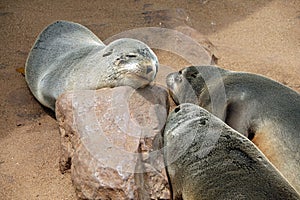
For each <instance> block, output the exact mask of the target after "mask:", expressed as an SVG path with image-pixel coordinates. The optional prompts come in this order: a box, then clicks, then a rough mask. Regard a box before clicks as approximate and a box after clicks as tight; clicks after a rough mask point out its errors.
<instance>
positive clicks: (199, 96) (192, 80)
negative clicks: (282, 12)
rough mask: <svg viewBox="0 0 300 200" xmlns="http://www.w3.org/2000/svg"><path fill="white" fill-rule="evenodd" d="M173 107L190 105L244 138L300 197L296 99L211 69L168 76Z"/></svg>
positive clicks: (281, 89) (276, 87) (272, 85)
mask: <svg viewBox="0 0 300 200" xmlns="http://www.w3.org/2000/svg"><path fill="white" fill-rule="evenodd" d="M167 85H168V88H169V90H170V92H171V95H172V96H173V99H174V100H175V102H176V103H177V104H181V103H187V102H188V103H194V104H198V105H200V106H201V107H203V108H205V109H206V110H208V111H209V112H211V113H212V114H214V115H215V116H217V117H219V118H220V119H221V120H223V121H224V122H226V124H228V125H229V126H230V127H232V128H234V129H235V130H237V131H238V132H240V133H242V134H243V135H245V136H247V137H248V138H249V139H250V140H252V141H253V142H254V143H255V144H256V145H257V147H258V148H259V149H260V150H261V151H262V152H263V153H264V154H265V156H266V157H267V158H268V159H269V160H270V161H271V162H272V164H274V165H275V166H276V167H277V169H278V170H279V171H280V172H281V173H282V174H283V175H284V176H285V178H286V179H287V180H288V181H289V182H290V183H291V184H292V185H293V186H294V187H295V189H296V190H297V191H298V192H299V193H300V151H299V149H300V95H299V93H297V92H296V91H293V90H292V89H290V88H288V87H286V86H284V85H282V84H280V83H278V82H276V81H273V80H271V79H269V78H266V77H264V76H260V75H257V74H251V73H243V72H233V71H229V70H225V69H221V68H219V67H216V66H191V67H187V68H184V69H182V70H180V71H179V72H175V73H172V74H169V75H168V77H167Z"/></svg>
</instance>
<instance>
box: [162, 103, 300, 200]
mask: <svg viewBox="0 0 300 200" xmlns="http://www.w3.org/2000/svg"><path fill="white" fill-rule="evenodd" d="M163 143H164V160H165V165H166V167H167V174H168V177H169V182H170V184H171V187H172V193H173V199H189V200H190V199H299V198H300V196H299V194H298V193H297V192H296V191H295V189H294V188H293V187H292V186H291V185H290V184H289V183H288V181H287V180H286V179H285V178H284V177H283V176H282V175H281V174H280V172H279V171H277V169H276V168H275V167H274V166H273V165H272V164H271V163H270V162H269V161H268V159H267V158H266V157H265V156H264V155H263V153H262V152H261V151H260V150H259V149H258V148H257V147H256V146H255V145H254V144H253V143H252V142H251V141H250V140H249V139H248V138H246V137H245V136H243V135H242V134H240V133H238V132H237V131H235V130H233V129H232V128H231V127H229V126H228V125H226V124H225V123H224V122H223V121H221V120H220V119H219V118H217V117H215V116H214V115H212V114H211V113H209V112H208V111H206V110H205V109H203V108H201V107H199V106H197V105H194V104H187V103H185V104H181V105H180V106H178V107H176V108H175V109H174V110H173V111H172V112H171V113H170V115H169V117H168V120H167V124H166V127H165V131H164V134H163Z"/></svg>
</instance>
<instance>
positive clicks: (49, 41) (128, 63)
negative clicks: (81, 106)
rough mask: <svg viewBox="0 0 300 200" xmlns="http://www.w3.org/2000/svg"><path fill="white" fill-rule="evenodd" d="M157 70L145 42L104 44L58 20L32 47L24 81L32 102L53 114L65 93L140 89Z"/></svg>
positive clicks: (86, 30)
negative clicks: (31, 96)
mask: <svg viewBox="0 0 300 200" xmlns="http://www.w3.org/2000/svg"><path fill="white" fill-rule="evenodd" d="M157 71H158V59H157V57H156V55H155V54H154V52H153V51H152V50H151V49H150V48H149V47H148V46H147V45H146V44H145V43H142V42H140V41H138V40H134V39H129V38H122V39H118V40H115V41H113V42H111V43H110V44H108V45H105V44H104V43H103V42H102V41H101V40H100V39H99V38H98V37H97V36H96V35H94V34H93V33H92V32H91V31H90V30H88V29H87V28H86V27H84V26H82V25H80V24H77V23H73V22H67V21H57V22H55V23H53V24H51V25H49V26H48V27H47V28H45V30H44V31H42V32H41V33H40V35H39V36H38V38H37V40H36V42H35V44H34V45H33V47H32V49H31V51H30V53H29V56H28V58H27V62H26V65H25V79H26V81H27V84H28V86H29V88H30V90H31V92H32V93H33V95H34V96H35V97H36V99H38V100H39V102H40V103H41V104H43V105H44V106H46V107H49V108H51V109H52V110H54V107H55V101H56V99H57V97H58V96H59V95H60V94H62V93H63V92H64V91H67V90H80V89H99V88H103V87H116V86H122V85H127V86H131V87H133V88H140V87H144V86H146V85H148V84H149V83H150V82H151V81H153V80H154V78H155V76H156V73H157Z"/></svg>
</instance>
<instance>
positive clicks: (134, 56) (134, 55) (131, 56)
mask: <svg viewBox="0 0 300 200" xmlns="http://www.w3.org/2000/svg"><path fill="white" fill-rule="evenodd" d="M126 57H127V58H136V57H137V55H136V54H127V55H126Z"/></svg>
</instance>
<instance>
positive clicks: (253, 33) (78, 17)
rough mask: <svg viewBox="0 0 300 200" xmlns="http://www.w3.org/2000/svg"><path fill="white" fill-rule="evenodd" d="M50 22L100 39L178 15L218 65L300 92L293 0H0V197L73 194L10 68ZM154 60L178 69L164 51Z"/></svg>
mask: <svg viewBox="0 0 300 200" xmlns="http://www.w3.org/2000/svg"><path fill="white" fill-rule="evenodd" d="M166 13H167V15H165V14H166ZM170 13H171V14H170ZM56 20H69V21H74V22H78V23H80V24H83V25H85V26H87V27H88V28H89V29H91V30H92V31H93V32H94V33H95V34H96V35H97V36H98V37H99V38H100V39H102V40H105V39H106V38H108V37H110V36H112V35H114V34H117V33H119V32H122V31H125V30H129V29H133V28H137V27H147V26H154V25H155V26H161V25H163V24H162V23H161V22H163V23H164V22H166V21H167V22H168V21H169V22H171V23H174V24H175V25H177V24H178V25H180V24H181V23H182V21H184V23H185V24H188V25H189V26H191V27H193V28H194V29H196V30H198V31H199V33H201V34H203V35H205V36H206V37H207V38H208V39H209V40H210V41H211V42H212V43H213V44H214V45H215V46H216V49H217V52H216V54H217V56H218V58H219V62H218V65H219V66H221V67H224V68H227V69H232V70H239V71H248V72H254V73H259V74H262V75H265V76H268V77H270V78H272V79H275V80H277V81H279V82H281V83H283V84H285V85H288V86H289V87H291V88H292V89H294V90H296V91H298V92H300V76H299V70H300V1H298V0H289V1H285V0H273V1H272V0H268V1H267V0H253V1H244V0H235V1H231V0H219V1H210V0H198V1H192V0H186V1H171V0H167V1H142V0H131V1H113V0H110V1H105V0H102V1H100V0H99V1H88V3H84V1H80V0H65V1H57V0H53V1H40V0H32V1H21V0H1V2H0V22H1V25H0V30H1V31H0V40H1V45H0V51H1V52H0V58H1V59H0V89H1V95H0V105H1V106H0V126H1V127H0V199H5V200H7V199H76V195H75V191H74V188H73V187H72V181H71V177H70V174H68V173H66V174H61V173H60V171H59V168H58V161H59V155H60V149H59V147H60V135H59V131H58V125H57V123H56V121H55V118H54V117H53V113H51V112H49V111H48V110H45V109H44V108H43V107H42V106H41V105H40V104H39V103H38V102H37V101H36V100H35V99H34V97H33V96H32V95H31V93H30V91H29V90H28V88H27V85H26V82H25V79H24V77H23V76H22V75H21V74H20V73H18V72H16V69H17V68H20V67H24V64H25V62H26V58H27V55H28V53H29V51H30V48H31V46H32V45H33V43H34V41H35V39H36V37H37V35H38V34H39V32H40V31H41V30H43V29H44V28H45V26H47V25H48V24H50V23H52V22H54V21H56ZM162 55H163V54H162ZM161 60H163V62H164V63H168V64H169V66H173V67H174V68H176V69H177V68H180V67H181V66H180V63H179V62H174V59H172V56H162V58H161Z"/></svg>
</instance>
